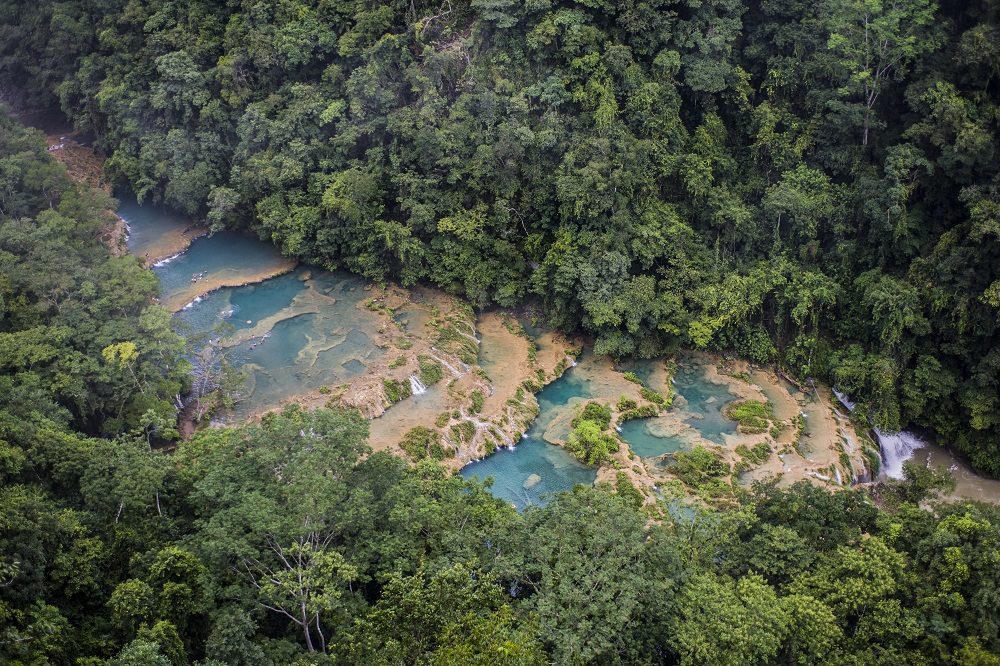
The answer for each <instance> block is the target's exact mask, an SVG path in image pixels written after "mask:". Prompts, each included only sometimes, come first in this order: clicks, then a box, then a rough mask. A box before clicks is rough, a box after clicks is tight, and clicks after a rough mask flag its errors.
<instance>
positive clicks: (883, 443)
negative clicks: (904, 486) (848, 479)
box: [875, 428, 927, 479]
mask: <svg viewBox="0 0 1000 666" xmlns="http://www.w3.org/2000/svg"><path fill="white" fill-rule="evenodd" d="M875 437H876V439H878V445H879V448H880V449H881V451H882V474H884V475H885V476H887V477H889V478H890V479H902V478H903V463H905V462H906V461H907V460H909V459H911V458H912V457H913V454H914V453H915V452H916V451H917V449H922V448H924V447H925V446H927V442H925V441H924V440H922V439H920V438H919V437H917V436H916V435H914V434H913V433H912V432H906V431H903V432H882V431H881V430H879V429H878V428H875Z"/></svg>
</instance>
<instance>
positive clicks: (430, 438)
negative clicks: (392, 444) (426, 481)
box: [399, 426, 455, 462]
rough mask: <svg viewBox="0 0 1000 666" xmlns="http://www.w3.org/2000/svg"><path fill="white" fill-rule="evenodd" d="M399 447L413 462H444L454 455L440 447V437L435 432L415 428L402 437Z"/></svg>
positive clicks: (420, 427) (418, 427) (428, 429)
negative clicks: (427, 459) (426, 460)
mask: <svg viewBox="0 0 1000 666" xmlns="http://www.w3.org/2000/svg"><path fill="white" fill-rule="evenodd" d="M399 447H400V448H401V449H403V451H405V452H406V455H408V456H409V457H410V458H411V459H412V460H413V461H414V462H419V461H421V460H423V459H425V458H430V459H432V460H444V459H445V458H449V457H451V456H453V455H455V452H454V451H452V450H450V449H445V448H444V446H442V445H441V435H440V434H439V433H438V432H437V431H436V430H431V429H430V428H425V427H423V426H417V427H415V428H410V430H408V431H407V432H406V434H405V435H403V439H402V441H400V442H399Z"/></svg>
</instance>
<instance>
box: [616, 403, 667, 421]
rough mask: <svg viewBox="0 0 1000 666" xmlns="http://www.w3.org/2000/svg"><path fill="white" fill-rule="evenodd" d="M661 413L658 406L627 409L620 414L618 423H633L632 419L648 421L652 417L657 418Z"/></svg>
mask: <svg viewBox="0 0 1000 666" xmlns="http://www.w3.org/2000/svg"><path fill="white" fill-rule="evenodd" d="M659 413H660V408H659V407H658V406H657V405H640V406H639V407H633V408H631V409H626V410H625V411H624V412H621V413H619V414H618V423H625V422H626V421H631V420H632V419H646V418H649V417H651V416H656V415H657V414H659Z"/></svg>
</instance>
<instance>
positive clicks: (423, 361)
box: [417, 354, 444, 386]
mask: <svg viewBox="0 0 1000 666" xmlns="http://www.w3.org/2000/svg"><path fill="white" fill-rule="evenodd" d="M417 363H419V364H420V381H421V382H423V383H424V385H425V386H431V385H432V384H437V383H438V382H439V381H441V380H442V379H444V370H443V369H442V368H441V364H440V363H438V362H437V361H435V360H434V359H432V358H431V357H430V356H424V355H423V354H421V355H420V356H418V357H417Z"/></svg>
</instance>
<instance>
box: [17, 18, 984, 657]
mask: <svg viewBox="0 0 1000 666" xmlns="http://www.w3.org/2000/svg"><path fill="white" fill-rule="evenodd" d="M997 10H998V6H997V4H996V2H994V1H991V0H981V1H979V2H971V1H970V2H955V3H946V4H944V3H943V4H942V6H938V5H937V4H935V3H933V2H931V1H930V0H896V1H894V2H889V1H883V0H845V1H841V2H837V1H834V0H817V1H815V2H801V1H799V0H760V1H756V2H743V1H741V0H648V1H646V2H630V1H629V0H622V1H621V2H618V3H612V2H610V1H608V0H581V2H579V3H569V2H566V3H560V2H554V1H552V0H526V1H525V2H522V3H518V2H515V1H514V0H471V1H470V2H466V1H464V0H445V2H443V4H438V3H437V2H432V3H426V2H418V1H417V0H412V1H411V2H402V1H397V2H387V3H377V2H360V1H359V2H348V1H346V0H338V1H336V2H334V1H330V0H317V1H315V2H306V1H304V0H281V1H273V2H272V1H265V0H230V1H229V2H225V3H221V2H210V1H209V0H161V1H158V2H144V1H140V0H88V1H86V2H84V1H83V0H65V1H60V2H56V1H54V0H38V1H37V2H33V3H25V2H21V1H18V0H0V87H2V94H3V97H4V98H5V99H6V100H8V101H10V102H12V103H14V104H16V105H17V106H19V107H20V108H45V107H50V106H52V105H56V104H58V105H59V106H61V108H62V109H63V110H64V111H65V113H66V114H67V115H69V116H70V117H71V118H72V119H73V120H74V122H75V123H77V125H79V126H80V127H81V128H84V129H87V130H89V131H91V132H93V134H94V136H95V137H96V140H97V143H98V145H99V146H100V147H101V148H102V149H103V150H104V152H105V153H106V154H107V155H108V162H107V168H108V172H109V174H110V175H111V177H112V178H114V179H115V180H116V181H119V182H120V183H122V184H124V185H127V186H129V187H131V188H133V189H134V190H135V191H136V192H137V193H138V194H139V195H140V196H141V197H143V198H145V199H148V200H151V201H158V202H163V203H166V204H168V205H170V206H172V207H175V208H178V209H181V210H184V211H186V212H188V213H189V214H191V215H193V216H198V217H202V216H203V217H205V218H206V219H208V220H210V221H211V223H212V224H213V225H215V226H216V227H217V228H220V227H241V226H246V227H249V228H252V229H254V230H256V231H257V232H258V233H260V234H261V235H262V236H265V237H267V238H270V239H271V240H273V241H274V242H275V243H277V244H279V245H280V246H281V247H282V249H283V250H284V251H285V252H286V253H288V254H290V255H295V256H298V257H301V258H303V259H305V260H308V261H312V262H315V263H318V264H321V265H323V266H327V267H346V268H348V269H350V270H353V271H356V272H359V273H362V274H364V275H365V276H367V277H369V278H371V279H374V280H382V279H397V280H400V281H402V282H404V283H406V284H409V283H413V282H416V281H418V280H421V281H428V282H433V283H435V284H438V285H440V286H442V287H444V288H446V289H448V290H450V291H453V292H455V293H460V294H462V295H464V296H466V297H467V298H469V299H471V300H472V301H473V302H475V303H476V304H478V305H488V304H494V303H495V304H501V305H513V304H517V303H521V302H524V301H525V300H529V299H530V300H535V301H537V302H539V303H540V304H541V305H542V306H543V308H544V312H545V313H546V316H547V318H548V322H549V323H550V324H551V325H554V326H559V327H561V328H564V329H568V330H580V331H584V332H586V333H589V334H592V335H593V336H595V338H596V347H597V350H598V351H599V352H602V353H610V354H615V355H653V354H658V353H662V352H663V351H665V350H670V349H672V348H674V347H676V346H679V345H685V346H693V347H699V348H709V349H726V350H734V351H736V352H738V353H739V354H741V355H743V356H745V357H748V358H751V359H753V360H756V361H761V362H763V361H772V360H773V361H778V362H780V363H782V364H784V365H785V367H787V368H789V369H790V371H792V372H794V373H795V374H797V375H800V376H803V377H805V376H813V377H817V378H820V379H826V380H828V381H831V382H833V383H836V384H837V385H838V386H839V387H841V388H843V389H844V390H846V391H848V392H850V393H851V395H852V396H854V397H857V398H858V399H859V400H860V401H862V411H863V412H864V413H866V414H867V415H868V416H869V418H870V419H871V421H872V423H874V424H876V425H879V426H882V427H885V428H894V427H898V426H900V425H905V424H910V423H912V424H917V425H923V426H926V427H930V428H933V429H934V430H935V431H936V432H937V433H938V435H939V437H940V438H941V439H942V440H943V441H944V442H945V443H948V444H950V445H953V446H956V447H958V448H960V449H962V450H964V451H965V452H967V453H968V454H969V455H970V457H971V459H972V460H973V462H974V463H976V464H977V465H978V466H979V467H980V468H981V469H984V470H987V471H991V472H993V473H998V472H1000V444H998V442H1000V436H998V435H1000V389H998V384H1000V345H998V344H997V331H996V326H997V317H996V314H997V308H998V307H1000V282H998V280H1000V204H998V201H997V189H998V187H1000V181H998V161H997V159H996V154H995V153H996V150H997V146H998V141H997V133H998V126H997V125H998V123H1000V113H998V109H1000V107H998V93H997V85H998V80H1000V77H998V76H997V74H1000V71H998V68H1000V54H998V49H1000V34H998V29H997ZM112 205H113V202H111V200H110V199H109V197H108V196H107V195H106V194H104V193H102V192H99V191H94V190H90V189H87V188H85V187H82V186H80V185H77V184H73V183H72V182H70V181H69V180H68V179H67V178H66V175H65V173H64V171H63V170H62V168H61V167H60V166H59V165H58V164H56V163H55V162H54V161H53V160H52V159H51V158H50V156H49V155H47V154H46V151H45V147H44V143H43V141H42V137H41V135H40V134H39V133H38V132H35V131H30V130H26V129H24V128H23V127H21V126H20V125H19V124H17V123H16V122H15V121H13V120H11V119H10V118H9V117H8V116H7V115H5V114H2V113H0V663H10V664H32V665H35V664H67V665H73V666H97V665H99V664H109V665H111V666H183V665H185V664H198V665H200V666H217V665H219V664H246V665H254V666H256V665H271V664H275V665H285V664H298V665H302V666H306V665H313V664H318V665H324V666H325V665H328V664H441V665H445V664H447V665H459V664H496V665H498V666H499V665H504V666H508V665H522V664H523V665H534V664H550V663H556V664H584V663H594V664H618V663H635V664H684V665H688V664H690V665H695V664H707V665H713V666H714V665H719V666H729V665H736V664H788V665H792V664H843V665H845V666H846V665H850V666H861V665H865V666H867V665H869V664H870V665H876V664H878V665H881V664H886V665H889V664H904V663H905V664H927V665H931V664H953V665H955V666H997V665H998V664H1000V656H998V654H1000V619H998V616H997V612H996V609H997V606H998V600H1000V510H998V509H997V508H995V507H989V506H983V505H976V504H970V503H957V502H950V503H945V504H939V503H936V502H934V498H935V494H936V492H937V491H938V490H939V489H940V488H941V487H942V486H943V485H944V482H943V480H942V479H941V478H940V477H939V476H938V475H936V474H935V473H934V472H932V471H930V470H927V469H925V468H923V467H917V466H908V467H907V479H906V480H905V481H903V482H900V483H887V484H882V485H881V486H879V488H878V493H877V495H876V496H875V497H874V498H873V497H872V495H870V494H867V493H866V492H864V491H860V490H844V491H841V492H836V493H830V492H828V491H826V490H824V489H819V488H816V487H813V486H810V485H808V484H797V485H794V486H792V487H789V488H779V487H776V486H774V485H767V484H757V485H755V486H753V487H752V488H750V489H747V490H746V491H745V492H740V493H738V496H737V497H736V500H735V506H734V507H733V508H732V509H730V510H727V511H718V512H708V511H705V512H702V511H695V512H694V513H693V515H689V514H687V513H680V512H676V513H672V512H670V511H665V512H663V513H662V514H660V515H658V516H657V519H656V520H651V519H650V515H649V513H648V512H647V510H646V509H643V508H642V507H641V502H642V497H641V496H639V497H637V496H636V495H637V493H636V491H635V489H634V488H633V487H632V486H631V484H630V483H628V480H627V477H626V478H624V479H622V478H621V476H620V477H619V479H618V483H617V485H616V487H611V486H605V485H602V486H599V487H596V488H588V489H584V488H578V489H577V490H575V491H573V492H569V493H564V494H562V495H560V496H557V497H555V498H553V501H552V502H551V503H549V504H548V505H547V506H545V507H542V508H531V509H529V510H527V511H525V512H524V513H518V512H516V511H514V510H513V509H512V508H511V507H509V506H508V505H506V504H504V503H503V502H501V501H499V500H497V499H496V498H494V497H492V496H491V495H490V494H489V493H488V492H487V491H486V489H484V488H483V487H482V486H481V485H479V484H476V483H469V482H466V481H464V480H462V479H461V478H460V477H457V476H453V475H450V474H449V473H447V472H446V471H445V470H444V469H443V468H441V467H440V466H438V465H437V464H436V463H435V462H434V461H433V457H434V456H433V451H432V450H431V449H429V448H428V447H427V446H424V449H423V453H424V455H423V456H417V457H429V458H431V460H423V461H421V462H419V463H417V464H416V465H410V464H408V463H407V462H406V461H404V460H402V459H401V458H396V457H392V456H389V455H387V454H384V453H372V452H371V451H370V450H369V449H368V447H367V445H366V443H365V442H366V438H367V426H366V424H365V422H364V420H363V419H361V418H360V416H358V415H357V414H356V413H353V412H345V411H330V410H318V411H315V412H308V411H304V410H301V409H295V408H290V409H288V410H286V411H285V412H283V413H279V414H273V415H270V416H268V417H267V418H265V419H263V420H262V421H261V422H259V423H254V424H247V425H243V426H237V427H230V428H210V429H206V430H203V431H201V432H198V433H196V434H195V435H194V437H193V438H192V439H191V440H190V441H186V442H183V443H181V444H179V445H177V446H176V448H175V449H174V450H172V451H167V450H165V449H163V448H161V447H160V444H162V442H163V441H164V440H169V439H170V438H171V437H173V436H174V434H175V433H173V432H172V430H173V427H174V423H175V413H174V404H175V396H176V395H177V394H179V393H183V392H184V391H185V390H187V389H188V388H189V387H188V381H189V380H188V379H187V378H188V376H189V374H188V370H189V368H188V365H187V363H186V361H185V360H184V357H185V351H186V350H185V341H184V340H183V339H182V338H181V337H179V336H178V335H177V334H176V333H175V332H174V331H173V330H172V328H171V324H170V317H169V314H168V313H167V312H166V311H165V310H163V309H162V308H161V307H159V306H158V305H156V304H155V302H154V300H153V297H154V295H155V293H156V281H155V277H154V276H153V275H152V274H151V273H149V272H148V271H145V270H143V269H142V267H141V266H140V264H139V262H138V261H137V260H136V259H135V258H130V257H114V256H112V255H111V254H110V253H109V252H108V251H107V250H106V249H105V248H104V246H103V245H102V243H101V234H102V233H103V231H104V230H105V229H106V227H107V225H108V223H109V220H108V218H107V212H108V211H109V210H110V209H111V208H112ZM590 416H592V417H594V418H597V421H593V420H583V421H581V423H603V412H602V413H601V414H599V413H598V411H597V410H592V413H591V414H590ZM598 417H600V418H598ZM415 450H416V449H415ZM677 465H678V472H679V473H680V474H682V475H685V476H687V477H690V478H692V479H694V480H699V479H708V481H709V482H710V481H711V479H713V478H715V477H716V476H718V471H719V470H717V469H716V467H717V465H716V464H715V462H714V461H713V460H711V459H708V458H706V457H705V456H704V455H703V454H702V453H701V452H700V451H699V450H697V449H696V450H694V451H693V452H691V454H690V455H686V456H681V457H679V459H678V461H677Z"/></svg>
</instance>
